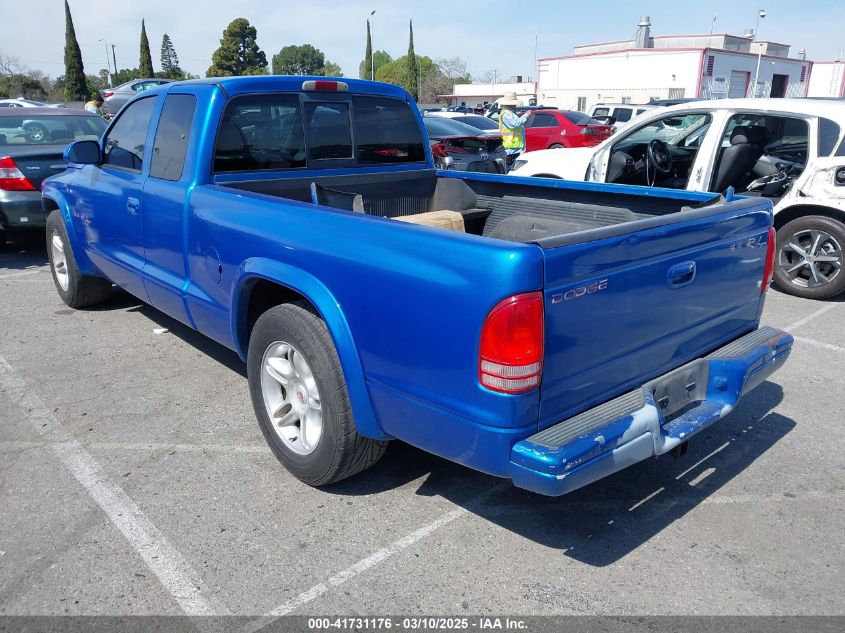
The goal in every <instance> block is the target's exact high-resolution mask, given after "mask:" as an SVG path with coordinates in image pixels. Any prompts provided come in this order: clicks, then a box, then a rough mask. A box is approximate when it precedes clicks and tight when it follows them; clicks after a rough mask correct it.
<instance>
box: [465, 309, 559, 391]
mask: <svg viewBox="0 0 845 633" xmlns="http://www.w3.org/2000/svg"><path fill="white" fill-rule="evenodd" d="M542 373H543V296H542V295H541V294H540V293H539V292H529V293H525V294H520V295H514V296H513V297H509V298H507V299H505V300H504V301H502V302H500V303H499V304H498V305H497V306H496V307H495V308H493V309H492V310H491V311H490V314H488V315H487V319H486V320H485V321H484V325H483V326H482V328H481V347H480V350H479V362H478V380H479V381H480V382H481V384H482V385H484V386H485V387H487V388H488V389H490V390H492V391H498V392H500V393H511V394H513V393H524V392H526V391H531V390H532V389H536V388H537V387H538V386H539V385H540V377H541V375H542Z"/></svg>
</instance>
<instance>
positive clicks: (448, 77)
mask: <svg viewBox="0 0 845 633" xmlns="http://www.w3.org/2000/svg"><path fill="white" fill-rule="evenodd" d="M435 66H436V67H435V69H434V72H431V71H428V72H420V96H419V98H418V101H419V102H420V103H425V104H429V103H436V102H437V97H438V95H444V94H453V93H454V89H455V84H459V83H469V82H470V81H471V77H470V75H469V73H468V72H467V64H466V61H465V60H463V59H461V58H460V57H451V58H449V59H437V60H435Z"/></svg>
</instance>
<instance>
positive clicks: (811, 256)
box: [774, 215, 845, 299]
mask: <svg viewBox="0 0 845 633" xmlns="http://www.w3.org/2000/svg"><path fill="white" fill-rule="evenodd" d="M843 247H845V225H843V224H842V223H841V222H837V221H836V220H833V219H831V218H827V217H824V216H820V215H809V216H805V217H803V218H798V219H796V220H792V221H791V222H788V223H787V224H786V225H784V226H783V227H781V229H780V230H779V231H778V233H777V255H776V256H775V269H774V278H775V283H776V284H777V285H778V287H779V288H780V289H781V290H783V291H784V292H785V293H787V294H791V295H795V296H796V297H804V298H806V299H829V298H831V297H833V296H836V295H838V294H839V293H840V292H842V291H844V290H845V271H843V270H842V268H843V255H842V249H843Z"/></svg>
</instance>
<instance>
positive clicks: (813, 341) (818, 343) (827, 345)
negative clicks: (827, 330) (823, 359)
mask: <svg viewBox="0 0 845 633" xmlns="http://www.w3.org/2000/svg"><path fill="white" fill-rule="evenodd" d="M793 338H794V339H795V340H796V341H798V342H799V343H806V344H807V345H814V346H816V347H821V348H824V349H827V350H830V351H831V352H842V353H845V347H839V346H838V345H831V344H830V343H822V342H821V341H817V340H816V339H813V338H807V337H806V336H794V337H793Z"/></svg>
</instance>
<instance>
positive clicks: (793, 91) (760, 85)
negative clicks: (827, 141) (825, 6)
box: [537, 17, 812, 111]
mask: <svg viewBox="0 0 845 633" xmlns="http://www.w3.org/2000/svg"><path fill="white" fill-rule="evenodd" d="M650 28H651V23H650V22H649V19H648V18H647V17H645V18H643V19H642V20H641V21H640V24H639V25H638V30H637V36H636V38H635V39H633V40H622V41H617V42H607V43H603V44H589V45H584V46H576V47H575V54H573V55H567V56H562V57H544V58H541V59H540V60H538V68H537V100H538V103H540V104H541V105H548V106H553V107H558V108H565V109H573V110H581V111H584V110H586V109H587V108H589V107H590V106H591V105H593V104H595V103H598V102H630V103H647V102H648V101H650V100H652V99H680V98H688V97H698V98H704V99H719V98H727V97H746V96H748V97H752V96H755V94H756V96H760V97H770V96H771V97H799V96H806V95H807V88H808V85H809V84H808V79H809V76H810V68H811V66H812V62H809V61H807V60H804V59H801V58H790V57H789V45H788V44H779V43H777V42H767V41H755V40H753V34H752V32H751V31H750V29H749V31H748V32H747V33H746V35H745V36H742V37H740V36H736V35H728V34H725V33H722V34H716V33H714V34H712V35H710V34H706V35H666V36H652V35H651V34H650ZM758 63H759V74H758V70H757V66H758ZM755 75H758V81H757V86H756V90H755V87H754V86H753V85H752V84H753V83H754V77H755Z"/></svg>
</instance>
